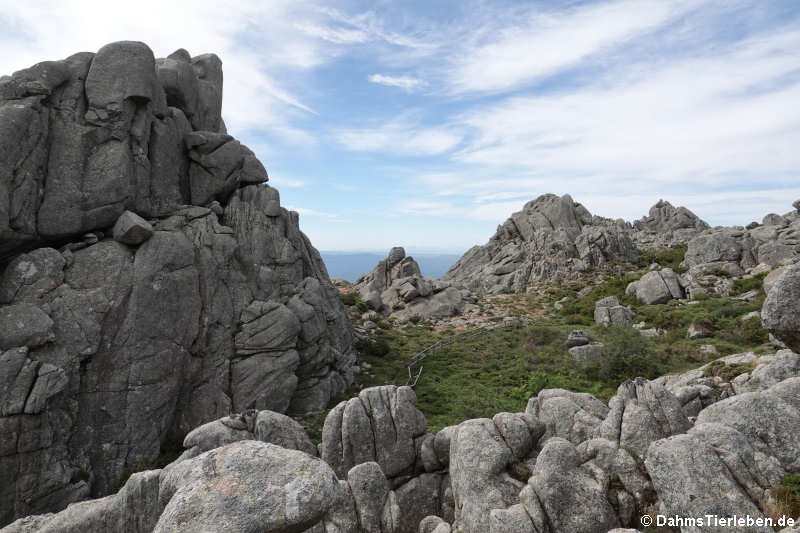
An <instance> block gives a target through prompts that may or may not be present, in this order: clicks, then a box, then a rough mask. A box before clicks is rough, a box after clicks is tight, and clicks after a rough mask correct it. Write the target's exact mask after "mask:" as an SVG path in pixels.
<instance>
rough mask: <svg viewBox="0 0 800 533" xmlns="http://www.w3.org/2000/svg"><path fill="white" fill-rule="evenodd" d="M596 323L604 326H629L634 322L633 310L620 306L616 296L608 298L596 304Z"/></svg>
mask: <svg viewBox="0 0 800 533" xmlns="http://www.w3.org/2000/svg"><path fill="white" fill-rule="evenodd" d="M594 321H595V322H597V323H598V324H600V325H603V326H627V325H630V323H631V322H633V310H631V308H630V307H626V306H623V305H620V303H619V299H618V298H617V297H616V296H607V297H605V298H601V299H600V300H597V301H596V302H595V303H594Z"/></svg>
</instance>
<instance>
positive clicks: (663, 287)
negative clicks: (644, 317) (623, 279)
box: [625, 268, 684, 305]
mask: <svg viewBox="0 0 800 533" xmlns="http://www.w3.org/2000/svg"><path fill="white" fill-rule="evenodd" d="M625 292H626V293H633V294H636V298H638V299H639V301H641V302H642V303H644V304H647V305H653V304H663V303H666V302H668V301H669V300H672V299H680V298H683V297H684V293H683V287H682V286H681V282H680V279H678V276H677V274H675V272H674V271H673V270H672V269H671V268H663V269H661V270H659V271H651V272H648V273H647V274H645V275H644V276H642V277H641V279H639V280H638V281H634V282H631V283H630V284H629V285H628V287H627V288H626V289H625Z"/></svg>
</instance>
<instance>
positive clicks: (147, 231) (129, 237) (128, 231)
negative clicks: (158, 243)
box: [112, 211, 153, 246]
mask: <svg viewBox="0 0 800 533" xmlns="http://www.w3.org/2000/svg"><path fill="white" fill-rule="evenodd" d="M112 232H113V234H114V240H116V241H118V242H121V243H122V244H130V245H131V246H138V245H140V244H142V243H143V242H144V241H146V240H147V239H149V238H150V237H152V236H153V226H151V225H150V223H149V222H147V221H146V220H145V219H143V218H142V217H140V216H139V215H137V214H136V213H131V212H130V211H125V212H124V213H122V214H121V215H120V217H119V218H118V219H117V222H116V223H115V224H114V229H113V230H112Z"/></svg>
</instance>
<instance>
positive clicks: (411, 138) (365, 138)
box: [334, 116, 462, 156]
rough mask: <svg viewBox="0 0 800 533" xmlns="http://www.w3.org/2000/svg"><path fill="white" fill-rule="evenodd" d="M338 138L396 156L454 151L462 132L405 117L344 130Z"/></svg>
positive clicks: (351, 146)
mask: <svg viewBox="0 0 800 533" xmlns="http://www.w3.org/2000/svg"><path fill="white" fill-rule="evenodd" d="M334 138H335V139H336V141H337V142H338V143H339V144H341V145H343V146H344V147H345V148H347V149H348V150H353V151H357V152H376V151H377V152H384V153H389V154H394V155H411V156H432V155H440V154H443V153H446V152H449V151H451V150H453V149H454V148H455V147H456V146H457V145H458V144H459V143H460V142H461V139H462V137H461V134H460V133H458V132H457V131H456V130H455V129H454V128H451V127H448V126H425V125H422V124H421V123H419V122H418V121H413V120H411V119H410V118H408V117H407V116H401V117H399V118H397V119H395V120H393V121H391V122H388V123H386V124H382V125H380V126H374V127H365V128H352V129H341V130H338V131H336V132H334Z"/></svg>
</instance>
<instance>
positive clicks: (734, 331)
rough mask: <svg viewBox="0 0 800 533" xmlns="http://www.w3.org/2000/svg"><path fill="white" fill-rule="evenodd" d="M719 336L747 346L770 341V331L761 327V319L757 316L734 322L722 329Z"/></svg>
mask: <svg viewBox="0 0 800 533" xmlns="http://www.w3.org/2000/svg"><path fill="white" fill-rule="evenodd" d="M717 336H718V337H720V338H721V339H723V340H726V341H728V342H732V343H734V344H742V345H747V346H750V345H755V346H757V345H759V344H764V343H766V342H767V341H769V333H767V330H765V329H764V328H763V327H761V319H760V318H755V317H754V318H748V319H747V320H742V321H740V322H738V323H736V322H732V323H731V324H730V325H729V326H728V327H726V328H724V329H722V330H721V331H720V332H719V333H718V334H717Z"/></svg>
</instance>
